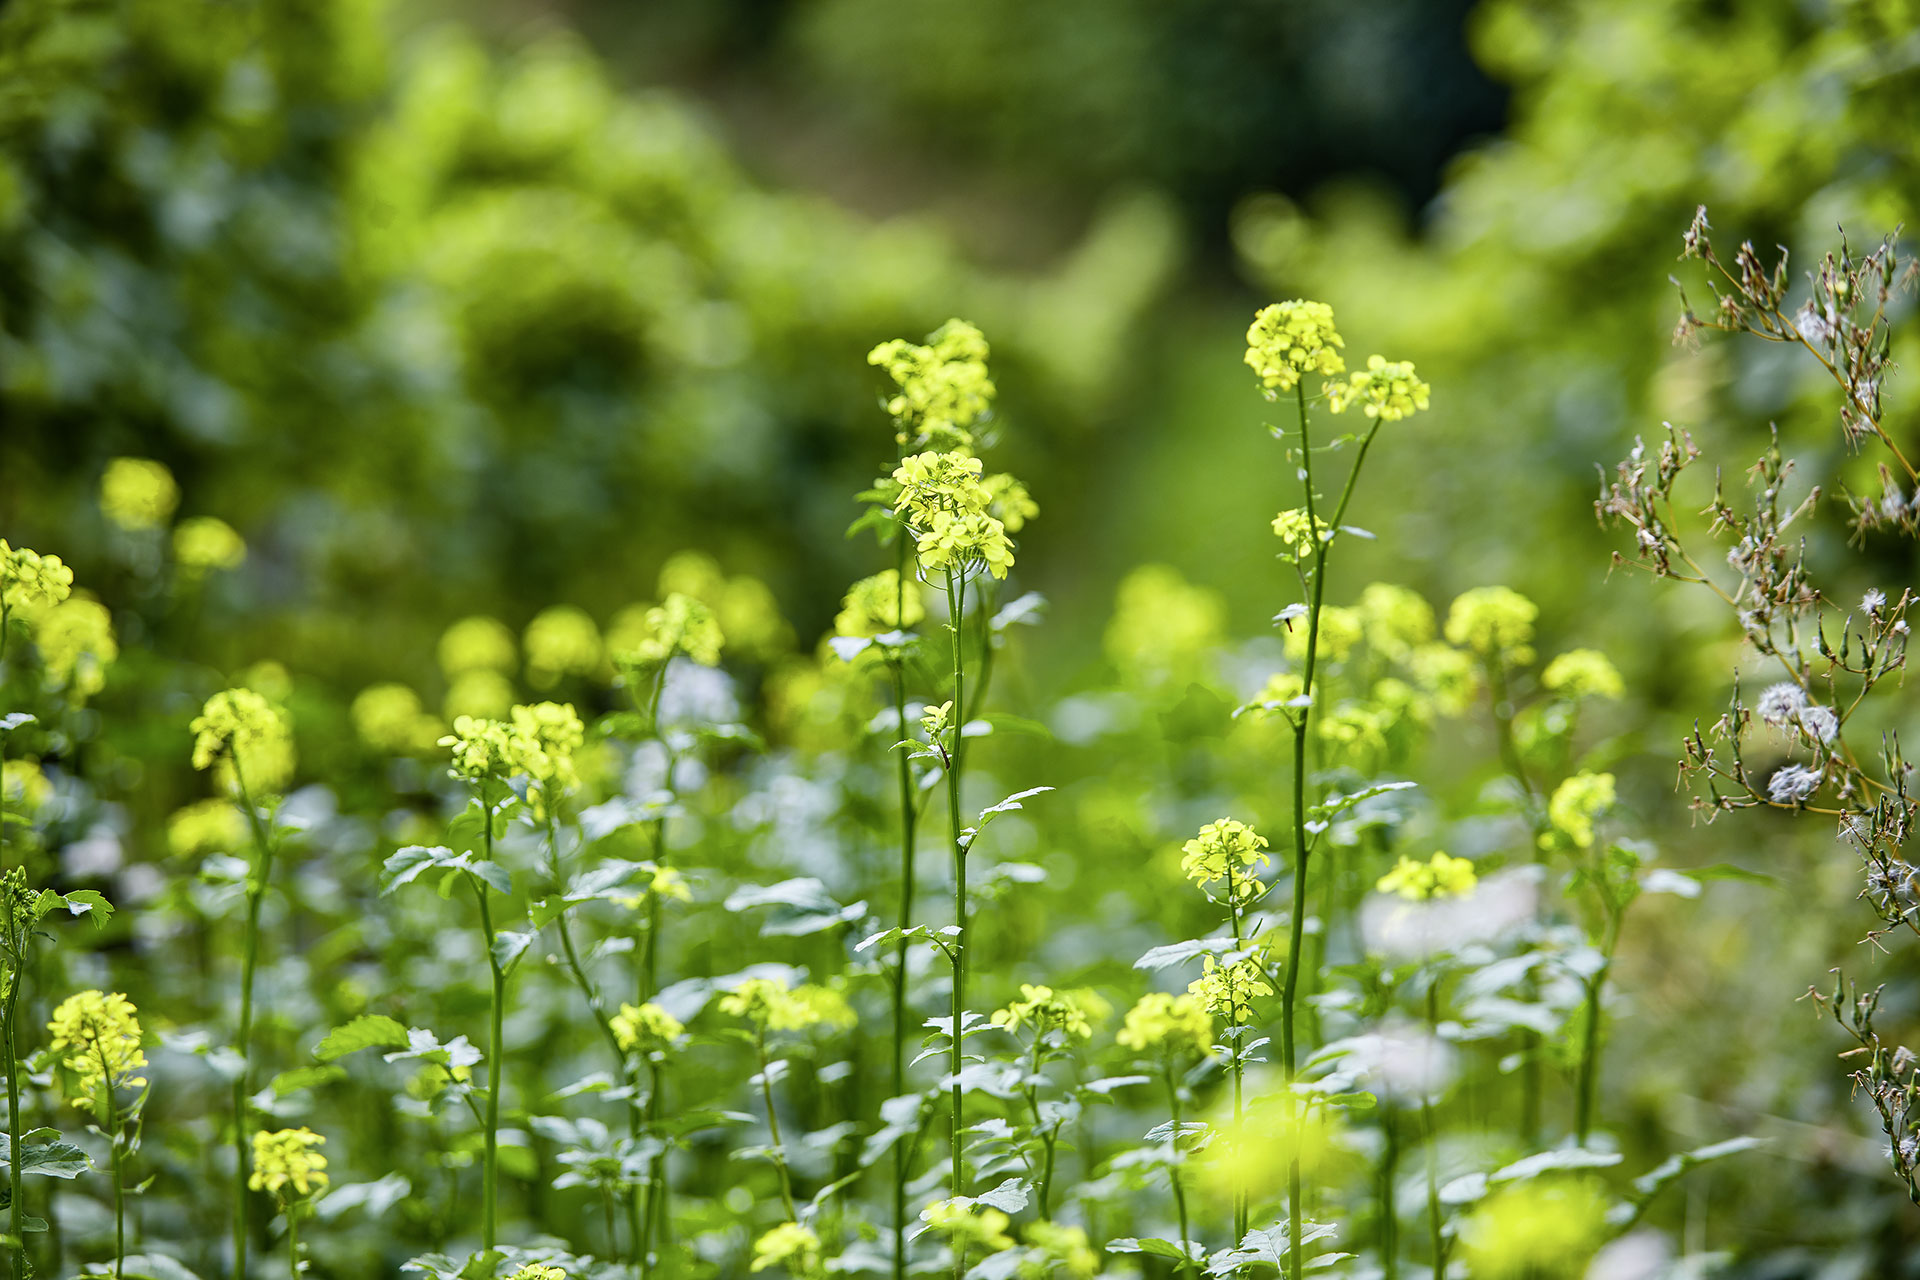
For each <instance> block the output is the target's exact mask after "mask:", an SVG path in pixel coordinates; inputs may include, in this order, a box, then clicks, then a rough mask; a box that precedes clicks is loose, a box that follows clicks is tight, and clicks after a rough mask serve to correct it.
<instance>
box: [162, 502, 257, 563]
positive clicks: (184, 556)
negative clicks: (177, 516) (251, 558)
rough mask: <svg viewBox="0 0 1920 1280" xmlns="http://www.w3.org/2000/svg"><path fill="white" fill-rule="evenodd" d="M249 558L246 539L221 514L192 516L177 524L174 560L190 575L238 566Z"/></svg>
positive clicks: (174, 531) (174, 537) (174, 540)
mask: <svg viewBox="0 0 1920 1280" xmlns="http://www.w3.org/2000/svg"><path fill="white" fill-rule="evenodd" d="M246 558H247V543H246V539H244V538H242V537H241V536H240V535H239V534H238V533H236V532H235V531H234V528H233V526H232V525H230V524H228V523H227V522H226V521H225V520H222V519H220V518H219V517H218V516H192V517H190V518H188V519H186V520H182V521H181V522H180V523H179V524H177V525H175V526H174V530H173V559H174V562H175V563H176V564H178V565H179V566H180V567H181V568H182V569H183V570H185V571H186V572H187V573H189V574H196V573H206V572H208V571H210V570H213V569H238V568H239V567H240V566H241V564H242V563H244V562H245V561H246Z"/></svg>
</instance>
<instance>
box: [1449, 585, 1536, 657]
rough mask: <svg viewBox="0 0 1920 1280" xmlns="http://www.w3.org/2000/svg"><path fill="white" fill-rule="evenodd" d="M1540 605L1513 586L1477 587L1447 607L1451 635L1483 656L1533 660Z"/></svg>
mask: <svg viewBox="0 0 1920 1280" xmlns="http://www.w3.org/2000/svg"><path fill="white" fill-rule="evenodd" d="M1539 616H1540V606H1539V605H1537V604H1535V603H1534V602H1533V601H1531V600H1529V599H1527V598H1526V597H1525V596H1523V595H1521V594H1520V593H1519V592H1518V591H1515V590H1514V589H1513V588H1511V587H1475V588H1474V589H1473V590H1471V591H1465V592H1462V593H1461V594H1460V595H1459V597H1458V598H1456V599H1455V600H1454V602H1453V607H1452V608H1450V609H1448V610H1447V639H1448V640H1449V641H1451V642H1452V643H1454V644H1457V645H1464V646H1466V647H1467V648H1469V649H1471V650H1473V651H1474V652H1475V653H1477V654H1479V655H1480V656H1481V657H1482V658H1487V659H1498V660H1499V661H1501V662H1504V663H1507V664H1509V665H1520V664H1525V663H1528V662H1532V661H1533V620H1534V619H1535V618H1537V617H1539Z"/></svg>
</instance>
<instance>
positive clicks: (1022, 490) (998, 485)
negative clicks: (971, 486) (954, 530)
mask: <svg viewBox="0 0 1920 1280" xmlns="http://www.w3.org/2000/svg"><path fill="white" fill-rule="evenodd" d="M980 487H981V488H983V489H985V490H986V491H987V514H988V515H990V516H992V517H993V518H994V519H996V520H998V521H999V522H1000V523H1001V524H1003V525H1005V526H1006V527H1007V532H1008V533H1018V532H1020V530H1022V529H1024V528H1026V526H1027V521H1029V520H1031V519H1033V518H1034V517H1035V516H1037V515H1039V514H1040V504H1039V503H1037V502H1035V501H1034V500H1033V495H1032V494H1030V493H1028V492H1027V486H1026V485H1024V484H1022V483H1021V482H1020V481H1018V480H1015V479H1014V478H1013V477H1012V476H1009V475H992V476H987V477H986V478H985V479H983V480H981V482H980Z"/></svg>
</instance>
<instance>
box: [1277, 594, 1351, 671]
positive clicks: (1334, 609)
mask: <svg viewBox="0 0 1920 1280" xmlns="http://www.w3.org/2000/svg"><path fill="white" fill-rule="evenodd" d="M1365 636H1366V624H1365V622H1364V620H1363V619H1362V617H1361V614H1360V611H1359V610H1358V609H1349V608H1346V607H1345V606H1343V605H1337V604H1330V605H1327V606H1325V607H1324V608H1322V609H1321V610H1320V643H1319V647H1318V649H1317V650H1316V652H1317V654H1318V656H1319V657H1321V658H1325V659H1328V660H1330V661H1333V662H1345V661H1346V660H1347V659H1348V658H1349V657H1350V656H1352V654H1353V651H1354V649H1355V648H1356V647H1357V646H1358V645H1359V643H1360V641H1361V640H1362V639H1363V638H1364V637H1365ZM1281 645H1282V648H1283V649H1284V651H1285V653H1286V655H1287V657H1288V658H1289V659H1291V660H1292V661H1294V662H1305V661H1306V659H1307V621H1306V619H1305V618H1297V619H1295V620H1294V622H1293V625H1292V626H1291V627H1289V628H1288V629H1287V632H1286V638H1285V639H1284V640H1282V641H1281Z"/></svg>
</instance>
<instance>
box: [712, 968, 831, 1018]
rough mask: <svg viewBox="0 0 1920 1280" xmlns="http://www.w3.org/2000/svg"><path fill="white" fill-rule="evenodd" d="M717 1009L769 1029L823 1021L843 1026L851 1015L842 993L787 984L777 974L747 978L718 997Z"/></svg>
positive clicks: (829, 988) (810, 986)
mask: <svg viewBox="0 0 1920 1280" xmlns="http://www.w3.org/2000/svg"><path fill="white" fill-rule="evenodd" d="M720 1012H722V1013H724V1014H726V1015H728V1016H729V1017H734V1018H746V1019H747V1020H748V1021H750V1022H753V1023H756V1024H758V1025H759V1026H762V1027H764V1028H766V1029H767V1030H769V1031H805V1030H807V1029H808V1028H809V1027H815V1026H821V1025H825V1026H828V1027H832V1028H836V1029H841V1030H844V1029H845V1028H847V1027H851V1026H852V1025H853V1024H854V1021H855V1017H854V1012H853V1009H852V1008H851V1006H849V1005H848V1004H847V1000H846V997H845V996H843V995H841V994H840V993H839V992H838V991H835V990H833V989H832V988H831V987H818V986H813V985H812V984H808V985H804V986H800V987H791V988H790V987H788V986H787V984H786V982H785V981H784V980H782V979H778V978H748V979H747V980H746V981H744V982H742V983H741V984H740V985H739V986H738V987H735V988H734V989H733V990H732V991H730V992H728V993H727V994H726V995H725V996H722V997H721V999H720Z"/></svg>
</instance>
